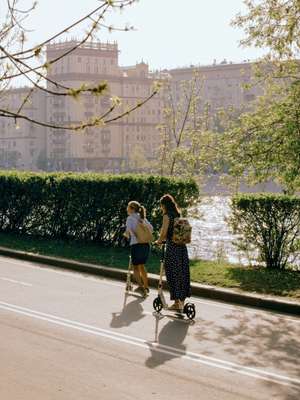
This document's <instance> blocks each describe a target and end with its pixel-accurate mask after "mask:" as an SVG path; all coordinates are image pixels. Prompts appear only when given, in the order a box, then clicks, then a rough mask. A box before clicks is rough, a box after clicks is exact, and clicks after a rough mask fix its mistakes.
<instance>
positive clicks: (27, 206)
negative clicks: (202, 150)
mask: <svg viewBox="0 0 300 400" xmlns="http://www.w3.org/2000/svg"><path fill="white" fill-rule="evenodd" d="M0 190H1V199H0V230H1V231H4V232H5V231H6V232H14V233H27V234H32V235H38V236H43V237H52V238H57V239H64V240H65V239H76V240H77V239H80V240H82V239H83V240H95V241H99V242H102V243H108V244H115V243H118V242H119V240H120V237H122V235H121V233H122V230H123V226H124V223H125V219H126V206H127V203H128V201H129V200H137V201H140V202H141V203H142V204H143V205H144V206H145V207H146V208H147V212H148V215H149V219H150V220H151V222H152V223H153V225H154V227H155V229H157V228H158V227H159V225H160V222H161V214H160V209H159V198H160V197H161V196H162V195H163V194H165V193H171V194H173V195H174V196H175V198H176V199H177V201H178V203H179V205H180V207H182V209H183V210H186V209H187V207H189V206H191V205H192V204H193V203H194V202H195V201H197V199H198V196H199V192H198V187H197V185H196V183H195V182H194V181H193V180H180V179H174V178H165V177H156V176H144V175H101V174H90V173H89V174H72V173H54V174H45V173H40V174H35V173H23V172H4V171H2V172H0Z"/></svg>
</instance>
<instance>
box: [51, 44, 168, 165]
mask: <svg viewBox="0 0 300 400" xmlns="http://www.w3.org/2000/svg"><path fill="white" fill-rule="evenodd" d="M76 44H77V42H76V41H69V42H63V43H56V44H50V45H49V46H48V47H47V60H48V61H50V60H53V59H56V58H57V57H59V56H60V55H61V54H64V53H66V52H67V51H68V50H69V49H71V48H73V47H74V46H75V45H76ZM118 57H119V50H118V45H117V43H87V44H84V45H81V46H80V47H79V48H78V49H76V50H75V51H73V52H72V53H70V54H69V55H67V56H65V57H64V58H62V59H61V60H60V61H58V62H56V63H55V64H54V65H53V67H52V68H51V69H50V70H49V73H48V77H49V78H50V79H51V80H53V81H55V82H58V83H60V84H62V85H64V86H67V87H73V88H78V87H80V86H81V85H82V84H86V85H88V86H95V85H97V84H99V83H100V82H103V81H106V82H107V83H108V90H107V93H105V94H104V95H103V96H99V97H97V96H94V95H90V94H85V95H82V96H80V97H79V99H73V98H70V97H68V98H66V97H57V96H51V95H48V96H47V107H46V108H47V121H48V122H50V123H52V124H55V125H62V124H73V125H80V124H81V123H82V122H84V121H88V120H90V119H92V118H94V117H98V116H101V115H103V114H105V113H106V112H107V110H108V109H109V107H110V106H111V97H112V96H118V97H119V98H120V100H121V105H120V106H119V107H118V108H117V109H116V110H115V111H114V112H113V113H111V114H110V117H116V116H117V115H120V114H122V113H123V112H125V111H126V110H128V109H130V108H132V107H134V106H135V105H136V104H137V103H138V102H140V101H142V100H144V99H146V98H147V97H148V96H149V95H150V94H151V93H152V90H153V84H154V82H155V81H156V80H158V79H162V78H163V76H162V74H153V73H150V71H149V67H148V65H147V64H146V63H144V62H141V63H138V64H136V65H134V66H131V67H121V66H120V65H119V61H118ZM165 75H166V74H165ZM162 109H163V98H162V95H157V96H155V97H154V98H152V99H151V100H150V101H149V102H147V103H146V104H145V105H144V106H143V107H141V108H139V109H137V110H136V111H134V112H132V113H130V114H129V115H127V116H126V117H124V118H122V119H118V120H116V121H114V122H111V123H109V124H107V125H104V126H100V127H93V128H87V129H85V130H83V131H80V132H75V133H74V132H67V131H65V130H56V129H48V133H47V158H48V162H49V166H50V168H53V169H67V170H80V171H82V170H83V171H84V170H95V171H114V172H118V171H121V170H128V169H130V160H131V158H132V157H133V155H134V154H136V153H137V152H138V153H139V154H140V155H142V156H143V157H144V158H145V159H151V158H153V157H154V156H155V151H156V149H157V147H158V145H159V139H160V136H159V132H158V130H157V129H156V128H157V125H159V123H160V122H161V117H162Z"/></svg>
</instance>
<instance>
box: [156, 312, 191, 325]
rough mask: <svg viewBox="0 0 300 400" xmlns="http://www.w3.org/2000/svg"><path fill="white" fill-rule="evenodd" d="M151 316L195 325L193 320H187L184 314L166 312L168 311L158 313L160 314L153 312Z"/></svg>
mask: <svg viewBox="0 0 300 400" xmlns="http://www.w3.org/2000/svg"><path fill="white" fill-rule="evenodd" d="M153 315H154V316H155V317H158V316H159V317H160V318H171V319H174V320H177V321H182V322H185V323H187V324H194V323H195V320H193V319H189V318H188V317H187V316H186V315H185V314H183V313H180V312H168V310H166V311H160V312H157V311H154V312H153Z"/></svg>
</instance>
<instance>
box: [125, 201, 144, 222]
mask: <svg viewBox="0 0 300 400" xmlns="http://www.w3.org/2000/svg"><path fill="white" fill-rule="evenodd" d="M128 207H129V208H131V209H132V210H133V211H134V212H136V213H139V214H140V216H141V218H142V219H145V218H146V208H145V207H144V206H142V205H141V204H140V203H139V202H138V201H130V202H129V203H128Z"/></svg>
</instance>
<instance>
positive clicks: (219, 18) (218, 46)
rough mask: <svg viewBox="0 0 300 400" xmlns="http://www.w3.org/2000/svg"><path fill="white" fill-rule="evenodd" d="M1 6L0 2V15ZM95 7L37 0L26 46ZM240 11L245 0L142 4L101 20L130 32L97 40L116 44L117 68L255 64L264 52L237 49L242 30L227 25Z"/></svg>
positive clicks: (85, 1) (83, 1)
mask: <svg viewBox="0 0 300 400" xmlns="http://www.w3.org/2000/svg"><path fill="white" fill-rule="evenodd" d="M28 1H29V0H22V1H21V3H26V2H27V3H28ZM4 2H5V0H0V15H1V8H2V7H3V4H4ZM98 4H99V1H97V0H40V1H39V3H38V7H37V10H36V11H34V14H33V15H32V17H31V18H30V19H29V20H28V22H27V27H28V28H30V29H32V30H33V32H31V33H29V42H28V43H29V44H30V45H32V44H37V43H38V42H40V41H41V40H43V39H46V38H47V37H49V35H50V34H53V33H55V32H57V31H59V30H60V29H62V28H64V27H65V26H66V25H67V24H69V23H71V22H73V21H74V20H76V19H77V18H79V17H80V16H82V15H83V14H85V13H87V12H89V11H90V10H92V9H93V8H95V7H97V6H98ZM243 10H244V11H245V6H244V5H243V0H140V1H139V2H138V3H137V4H136V5H134V6H132V7H129V8H127V9H126V10H125V11H124V12H123V13H122V14H120V12H113V13H112V14H111V15H110V16H109V18H107V19H106V21H105V22H106V23H107V24H108V25H111V24H112V25H115V26H118V25H119V26H124V25H125V24H126V23H128V24H130V25H133V26H134V27H135V30H134V31H132V32H121V33H111V34H110V33H108V32H105V31H102V32H101V31H100V32H99V33H98V38H99V39H100V40H102V41H107V40H109V41H115V40H116V41H118V44H119V49H120V51H121V52H120V64H121V65H134V64H135V63H136V62H139V61H141V60H144V61H145V62H147V63H148V64H149V66H150V68H151V69H164V68H176V67H181V66H188V65H191V64H193V65H199V64H200V65H207V64H212V63H213V61H214V59H216V61H217V62H221V61H222V60H223V59H224V58H226V59H227V60H228V61H233V62H240V61H243V60H248V59H250V60H254V59H257V58H258V57H259V56H260V55H261V54H262V53H261V52H260V51H259V50H257V49H243V48H241V47H239V40H240V39H242V37H243V32H242V31H240V30H238V29H236V28H233V27H232V26H230V21H231V19H232V18H233V17H234V16H235V15H236V14H237V13H238V12H240V11H243ZM83 30H84V27H82V29H79V30H76V31H73V32H72V33H71V34H70V37H71V36H74V37H78V38H79V37H80V35H81V34H82V32H83Z"/></svg>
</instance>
